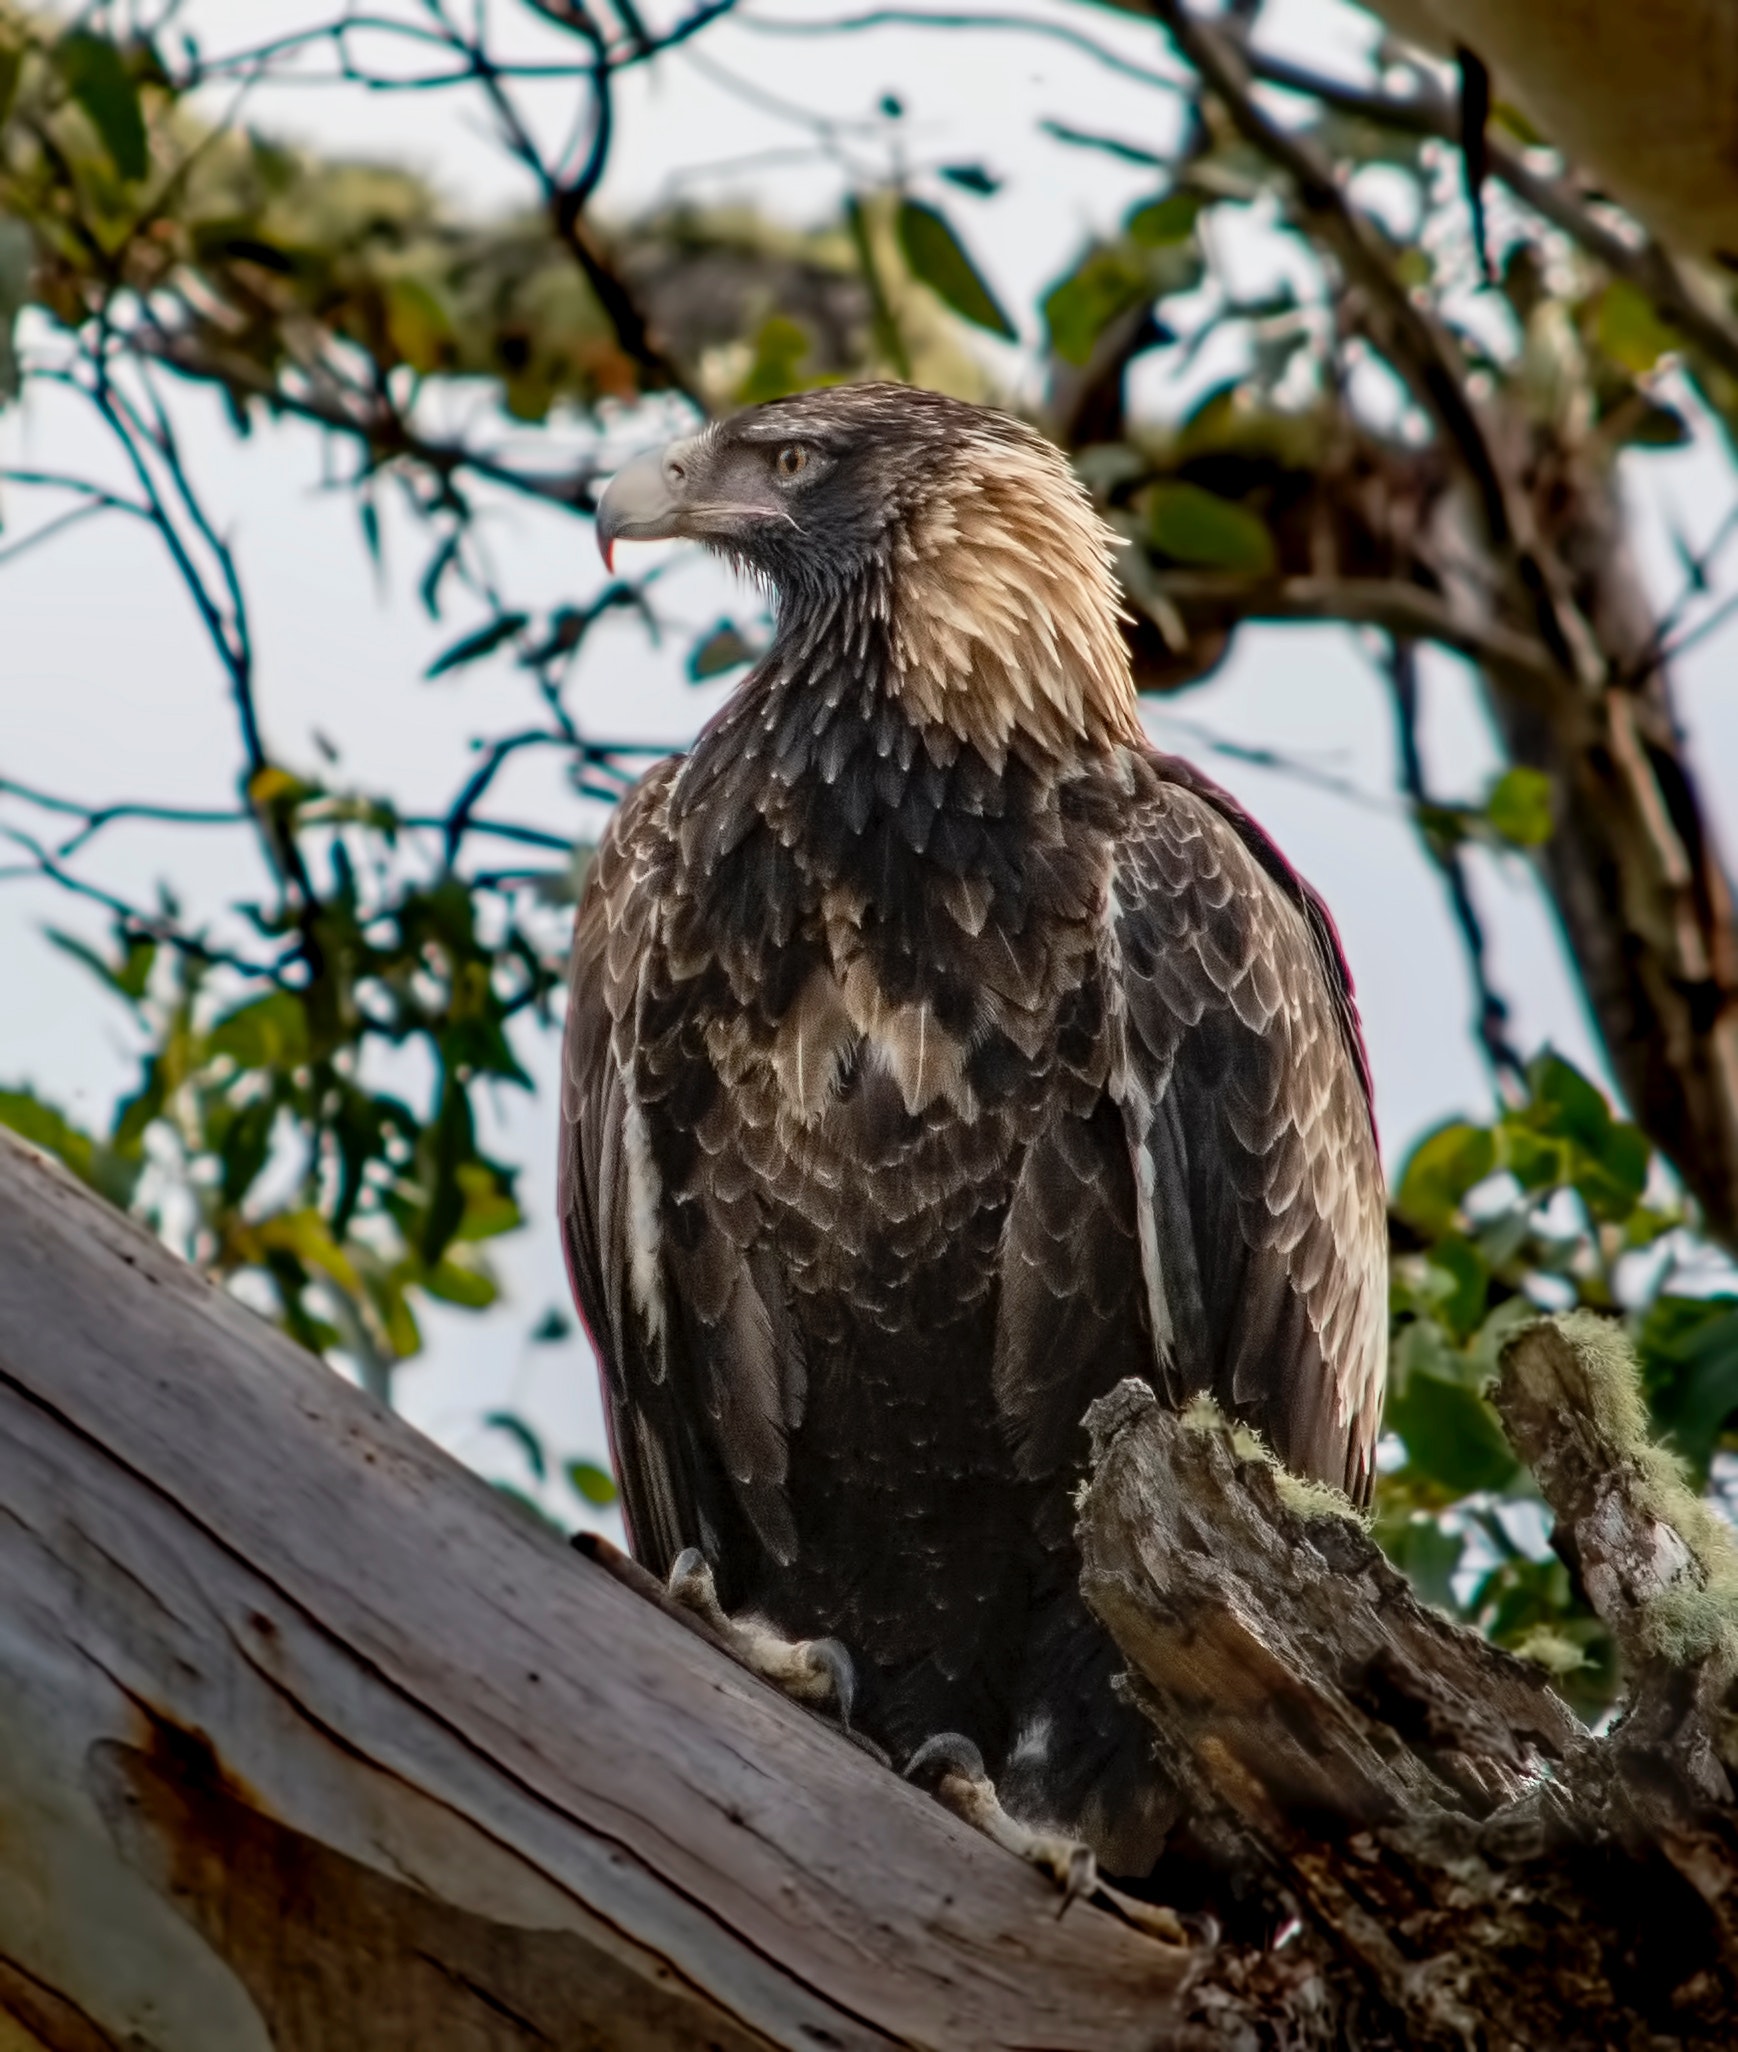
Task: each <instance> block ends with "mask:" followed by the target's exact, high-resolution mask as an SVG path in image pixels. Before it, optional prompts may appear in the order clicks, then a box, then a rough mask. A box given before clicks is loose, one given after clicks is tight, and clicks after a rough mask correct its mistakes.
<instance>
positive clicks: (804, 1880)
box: [0, 1136, 1200, 2052]
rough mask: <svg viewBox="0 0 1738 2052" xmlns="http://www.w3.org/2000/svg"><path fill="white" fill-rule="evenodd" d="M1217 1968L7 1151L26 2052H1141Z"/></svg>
mask: <svg viewBox="0 0 1738 2052" xmlns="http://www.w3.org/2000/svg"><path fill="white" fill-rule="evenodd" d="M1186 1957H1187V1955H1185V1954H1183V1953H1182V1952H1181V1951H1180V1950H1179V1949H1178V1948H1174V1947H1166V1946H1163V1945H1160V1944H1158V1943H1156V1942H1155V1941H1153V1940H1152V1939H1150V1938H1148V1937H1145V1936H1142V1935H1140V1934H1138V1933H1136V1932H1134V1931H1132V1930H1130V1929H1128V1928H1126V1927H1125V1926H1124V1925H1122V1924H1119V1923H1118V1922H1117V1921H1115V1920H1114V1919H1113V1918H1112V1917H1110V1916H1108V1915H1106V1914H1104V1913H1102V1912H1100V1911H1098V1910H1082V1909H1079V1908H1076V1909H1075V1910H1073V1911H1071V1912H1070V1913H1069V1915H1068V1916H1067V1917H1066V1918H1065V1919H1063V1920H1061V1921H1058V1919H1057V1916H1056V1904H1055V1899H1054V1896H1053V1895H1052V1894H1051V1893H1050V1891H1049V1889H1048V1887H1047V1884H1046V1883H1044V1882H1043V1881H1042V1880H1041V1879H1040V1878H1039V1877H1038V1876H1037V1875H1035V1874H1033V1873H1032V1872H1031V1871H1030V1870H1028V1869H1026V1868H1025V1867H1023V1866H1022V1865H1021V1864H1020V1863H1019V1862H1018V1861H1016V1860H1014V1859H1012V1858H1010V1857H1008V1856H1007V1855H1006V1854H1003V1853H1001V1852H998V1851H997V1850H996V1849H995V1848H994V1847H993V1846H991V1845H990V1844H988V1843H987V1842H986V1841H983V1840H980V1839H978V1838H977V1837H975V1835H974V1834H972V1833H970V1832H969V1831H967V1830H966V1829H965V1828H964V1827H963V1826H961V1825H960V1824H958V1823H957V1822H956V1821H955V1820H954V1819H952V1818H951V1817H949V1816H948V1815H947V1814H946V1813H945V1812H944V1811H943V1810H942V1809H941V1808H940V1807H939V1806H938V1805H936V1804H934V1803H932V1802H931V1801H929V1800H928V1799H927V1798H926V1797H923V1796H921V1795H919V1794H918V1793H917V1792H916V1791H914V1790H912V1789H909V1788H907V1787H906V1786H905V1785H904V1784H903V1783H901V1782H900V1781H898V1780H897V1779H896V1778H895V1777H894V1776H893V1775H891V1774H889V1773H888V1772H887V1771H886V1770H885V1769H883V1768H881V1767H880V1766H878V1765H877V1764H876V1763H875V1762H874V1761H873V1760H871V1759H869V1758H868V1757H867V1756H865V1755H863V1754H861V1753H859V1752H858V1751H856V1750H855V1749H854V1748H852V1747H851V1746H850V1745H848V1744H847V1743H846V1742H845V1741H844V1740H843V1739H842V1738H840V1737H839V1736H838V1735H837V1734H836V1733H834V1732H832V1731H830V1730H828V1729H827V1728H826V1727H825V1726H824V1725H822V1724H820V1723H819V1722H818V1721H816V1720H815V1719H813V1718H811V1717H809V1716H808V1715H807V1714H806V1713H804V1712H802V1711H800V1710H798V1709H796V1708H795V1707H793V1706H792V1705H790V1704H788V1703H786V1702H784V1701H783V1700H782V1699H781V1698H779V1697H777V1696H775V1695H774V1694H773V1693H772V1692H771V1691H770V1690H768V1689H766V1688H765V1687H764V1686H762V1685H761V1684H760V1683H758V1682H757V1681H755V1680H753V1679H752V1678H751V1677H749V1676H748V1675H746V1674H744V1673H742V1672H741V1671H740V1670H739V1669H737V1668H736V1667H734V1666H733V1665H732V1664H730V1663H729V1662H728V1661H727V1660H725V1659H724V1658H723V1657H722V1656H721V1655H719V1654H718V1653H716V1652H715V1651H714V1650H713V1649H712V1648H711V1647H709V1646H707V1645H704V1644H702V1643H701V1641H700V1640H699V1639H698V1638H696V1637H695V1636H694V1635H693V1634H691V1633H688V1632H685V1631H683V1630H682V1629H681V1628H680V1627H679V1626H678V1625H676V1624H675V1623H673V1622H672V1621H671V1620H670V1619H669V1618H667V1617H665V1616H662V1615H660V1614H659V1612H658V1610H657V1609H656V1608H655V1607H654V1606H653V1605H651V1604H649V1603H644V1602H641V1601H640V1600H639V1599H638V1598H636V1597H635V1596H633V1595H632V1594H630V1593H629V1592H628V1591H627V1590H626V1589H624V1588H623V1587H622V1586H621V1585H620V1584H619V1583H618V1582H617V1581H616V1580H614V1579H613V1578H612V1577H611V1576H610V1575H608V1574H606V1573H604V1572H603V1571H602V1570H601V1569H600V1568H599V1567H598V1566H596V1565H595V1564H593V1563H591V1562H588V1561H586V1560H584V1559H582V1558H580V1557H579V1556H577V1555H575V1554H574V1553H572V1552H571V1551H569V1550H568V1549H566V1548H563V1547H562V1546H561V1545H559V1543H557V1542H556V1541H555V1540H554V1539H553V1538H552V1537H550V1536H548V1535H546V1534H544V1533H542V1532H539V1531H538V1530H536V1529H535V1528H533V1527H532V1526H531V1525H530V1524H529V1523H528V1522H527V1521H525V1520H523V1519H522V1518H521V1517H520V1516H519V1515H518V1514H517V1513H516V1512H514V1511H513V1510H512V1509H511V1508H510V1507H508V1506H507V1505H505V1504H504V1503H503V1502H502V1501H501V1499H499V1498H498V1497H496V1496H495V1495H494V1493H493V1492H492V1491H490V1490H488V1489H487V1488H486V1487H485V1486H484V1485H482V1484H481V1483H479V1482H478V1481H476V1480H475V1479H474V1478H472V1477H470V1476H468V1475H466V1474H465V1473H464V1472H463V1471H462V1470H461V1469H459V1468H458V1467H456V1466H455V1464H454V1463H452V1462H451V1461H449V1460H448V1459H446V1458H445V1457H444V1456H443V1455H442V1454H440V1453H439V1452H438V1450H436V1449H435V1448H434V1447H432V1446H431V1445H429V1444H428V1443H427V1442H425V1441H423V1440H422V1439H421V1438H419V1437H418V1435H417V1434H415V1433H414V1432H412V1431H411V1430H410V1429H409V1428H408V1427H406V1426H405V1425H404V1424H402V1423H401V1422H400V1421H398V1420H397V1419H395V1418H393V1417H391V1416H390V1415H389V1414H387V1413H385V1412H383V1411H381V1410H380V1409H379V1408H378V1407H376V1406H375V1405H373V1404H372V1403H370V1402H369V1401H367V1400H366V1399H365V1398H364V1397H362V1396H361V1395H359V1394H358V1393H357V1392H356V1391H354V1390H352V1389H351V1388H349V1387H348V1386H347V1385H346V1384H344V1383H342V1382H341V1381H340V1380H339V1379H338V1378H337V1377H336V1376H334V1375H332V1374H331V1373H330V1372H329V1371H328V1370H326V1369H325V1368H323V1367H322V1366H321V1365H320V1364H319V1363H317V1362H315V1361H313V1360H311V1359H310V1358H309V1357H308V1356H306V1355H305V1354H302V1353H301V1352H299V1351H298V1350H297V1349H296V1348H294V1347H292V1346H291V1345H290V1344H289V1343H288V1342H287V1341H286V1340H284V1339H283V1338H281V1337H280V1336H279V1335H278V1334H277V1333H275V1332H274V1331H272V1330H271V1329H270V1328H269V1327H267V1326H266V1325H264V1324H263V1323H262V1322H261V1321H259V1320H258V1319H256V1318H255V1317H254V1316H253V1315H252V1314H251V1313H249V1312H248V1311H246V1310H244V1309H243V1308H242V1307H241V1306H240V1305H238V1304H237V1303H236V1302H235V1301H234V1300H233V1299H231V1298H228V1297H226V1296H225V1295H223V1294H222V1293H221V1292H219V1291H217V1290H215V1289H213V1288H212V1287H210V1286H209V1285H208V1284H206V1283H205V1282H203V1281H202V1280H201V1279H200V1278H199V1277H197V1276H196V1275H195V1274H193V1273H192V1272H191V1271H190V1270H189V1269H187V1268H186V1267H184V1266H183V1265H182V1264H181V1263H180V1262H178V1261H176V1260H175V1259H174V1258H173V1257H172V1256H170V1255H168V1254H167V1253H165V1252H164V1250H163V1249H162V1248H161V1247H159V1246H158V1245H157V1244H156V1243H155V1242H154V1241H153V1240H151V1239H150V1238H149V1237H148V1235H146V1234H145V1233H144V1232H143V1231H142V1230H141V1229H140V1228H139V1227H138V1226H137V1225H135V1224H133V1223H131V1222H130V1221H128V1220H127V1219H125V1218H123V1217H121V1216H120V1215H119V1214H117V1213H115V1212H113V1211H111V1210H109V1209H108V1208H107V1207H106V1206H105V1205H103V1204H102V1203H101V1202H100V1201H98V1200H97V1199H96V1198H94V1197H92V1196H91V1195H90V1194H89V1193H87V1192H86V1191H84V1190H83V1189H81V1188H79V1187H77V1186H76V1185H74V1184H73V1183H72V1182H71V1181H70V1179H69V1178H67V1177H66V1176H65V1175H63V1174H62V1173H60V1172H59V1171H58V1170H56V1169H54V1168H53V1167H51V1166H49V1165H48V1164H46V1163H44V1162H43V1161H42V1160H40V1159H39V1158H37V1157H36V1156H34V1155H32V1154H30V1153H29V1152H28V1151H26V1150H25V1149H23V1148H22V1147H21V1146H19V1145H18V1144H17V1143H15V1142H13V1141H12V1140H11V1139H9V1138H7V1137H5V1136H0V2045H4V2046H5V2047H6V2052H15V2048H26V2052H121V2048H123V2047H124V2048H127V2052H135V2048H141V2047H145V2046H149V2047H151V2048H152V2052H263V2048H265V2047H268V2046H269V2047H272V2048H274V2052H325V2048H333V2052H338V2048H342V2052H400V2048H405V2052H409V2048H413V2047H414V2048H417V2052H427V2048H432V2047H440V2048H441V2052H447V2048H456V2052H485V2048H486V2052H507V2048H515V2052H516V2048H520V2047H531V2046H538V2047H547V2046H552V2045H559V2046H561V2047H563V2048H564V2052H565V2048H569V2047H601V2046H622V2047H629V2048H636V2052H637V2048H641V2047H644V2048H656V2047H661V2046H683V2047H688V2046H715V2047H718V2048H729V2052H746V2048H749V2047H766V2046H774V2045H776V2046H789V2047H800V2048H803V2052H824V2048H828V2047H847V2046H848V2047H851V2048H854V2052H856V2048H865V2052H866V2048H870V2047H886V2046H894V2045H899V2046H925V2047H929V2046H934V2047H950V2048H959V2052H968V2048H970V2052H979V2048H988V2047H997V2046H1007V2047H1013V2046H1016V2045H1018V2046H1024V2047H1030V2046H1035V2045H1042V2046H1054V2047H1065V2046H1066V2047H1074V2048H1078V2052H1101V2048H1102V2052H1112V2048H1115V2052H1125V2048H1126V2052H1137V2048H1138V2052H1148V2048H1151V2047H1154V2046H1169V2045H1185V2044H1188V2043H1191V2042H1196V2043H1199V2042H1200V2039H1199V2037H1198V2035H1196V2034H1182V2033H1179V2032H1177V2031H1175V2030H1174V2029H1172V2028H1171V2027H1170V2026H1169V2024H1168V2021H1167V2020H1168V2018H1170V2017H1171V2016H1172V2015H1173V2013H1174V2012H1173V2004H1172V2001H1171V1996H1172V1993H1173V1991H1174V1990H1175V1988H1176V1986H1177V1984H1178V1981H1179V1979H1180V1976H1181V1972H1182V1963H1183V1961H1184V1960H1185V1959H1186Z"/></svg>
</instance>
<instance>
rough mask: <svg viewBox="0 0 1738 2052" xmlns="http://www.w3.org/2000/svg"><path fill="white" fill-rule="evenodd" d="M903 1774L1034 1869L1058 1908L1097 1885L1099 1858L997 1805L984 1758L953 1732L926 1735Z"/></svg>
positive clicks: (1073, 1840) (1075, 1842)
mask: <svg viewBox="0 0 1738 2052" xmlns="http://www.w3.org/2000/svg"><path fill="white" fill-rule="evenodd" d="M905 1778H906V1780H907V1781H914V1782H916V1783H917V1785H918V1786H919V1787H920V1788H927V1789H928V1790H929V1791H930V1793H931V1794H932V1795H933V1796H934V1797H935V1798H936V1800H937V1801H938V1802H941V1803H944V1804H946V1806H947V1807H948V1808H949V1809H950V1810H952V1811H953V1813H954V1815H955V1816H956V1817H959V1818H962V1819H963V1820H964V1821H965V1822H966V1823H967V1824H970V1825H972V1826H974V1827H975V1828H976V1829H977V1830H979V1831H981V1832H982V1833H983V1834H984V1836H985V1837H986V1838H993V1839H994V1840H995V1842H996V1843H997V1844H998V1845H999V1846H1001V1847H1002V1849H1003V1850H1004V1851H1005V1852H1011V1853H1013V1854H1014V1855H1015V1857H1016V1858H1018V1859H1022V1860H1024V1861H1026V1862H1027V1864H1028V1865H1029V1866H1034V1867H1036V1868H1037V1869H1038V1870H1039V1872H1040V1873H1042V1874H1046V1875H1048V1876H1049V1878H1050V1879H1051V1880H1052V1881H1053V1882H1054V1883H1055V1884H1056V1887H1057V1888H1058V1890H1059V1891H1060V1892H1061V1895H1062V1908H1061V1909H1059V1910H1058V1911H1057V1915H1058V1916H1060V1915H1061V1914H1062V1910H1065V1909H1067V1907H1068V1905H1069V1904H1070V1903H1071V1902H1074V1901H1076V1900H1078V1899H1079V1898H1080V1897H1082V1896H1089V1895H1092V1894H1093V1893H1094V1892H1095V1891H1096V1890H1097V1888H1098V1861H1097V1860H1096V1859H1095V1858H1094V1857H1093V1852H1092V1848H1091V1846H1089V1845H1083V1844H1082V1843H1081V1841H1080V1840H1079V1839H1077V1838H1065V1837H1063V1836H1062V1835H1061V1834H1060V1833H1057V1832H1051V1831H1034V1830H1032V1829H1031V1827H1030V1826H1029V1825H1025V1824H1022V1823H1020V1822H1019V1820H1018V1819H1017V1818H1014V1817H1010V1816H1009V1815H1008V1813H1007V1811H1006V1810H1004V1809H1003V1808H1002V1802H1001V1798H1000V1797H999V1796H998V1795H997V1793H996V1784H995V1783H994V1782H993V1781H992V1780H991V1779H990V1777H989V1774H988V1772H987V1771H986V1770H985V1767H984V1756H983V1754H982V1753H980V1752H979V1751H978V1749H977V1747H976V1746H975V1745H973V1743H972V1742H971V1740H970V1739H969V1738H967V1737H965V1736H964V1734H963V1733H961V1732H957V1731H944V1732H938V1733H937V1734H936V1735H935V1737H933V1738H929V1739H925V1740H924V1742H923V1744H922V1745H921V1746H919V1747H918V1749H917V1751H916V1752H915V1753H913V1754H912V1756H911V1758H910V1759H909V1760H908V1761H907V1762H906V1763H905Z"/></svg>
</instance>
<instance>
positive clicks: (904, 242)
mask: <svg viewBox="0 0 1738 2052" xmlns="http://www.w3.org/2000/svg"><path fill="white" fill-rule="evenodd" d="M898 233H899V248H900V253H901V254H902V255H903V256H904V258H905V261H906V263H907V265H908V266H909V267H910V270H911V275H912V276H913V277H914V278H916V279H917V280H918V281H919V283H920V284H924V285H927V286H928V287H929V289H930V290H931V291H932V292H933V293H935V295H936V296H937V298H938V299H940V300H942V301H943V302H944V303H945V304H946V305H948V306H950V307H952V308H953V310H954V312H955V313H957V314H958V315H959V316H960V318H961V319H962V320H967V321H970V322H971V323H972V325H973V326H974V327H978V328H987V329H989V331H990V333H991V334H992V335H1000V336H1001V337H1002V338H1003V339H1004V340H1005V341H1009V342H1012V341H1013V340H1014V339H1015V328H1014V324H1013V322H1012V321H1010V320H1009V318H1008V316H1007V315H1006V314H1005V313H1004V312H1003V311H1002V309H1001V306H1000V304H999V303H998V301H997V299H996V295H995V294H994V293H993V292H992V291H991V290H990V288H989V286H988V285H986V284H985V283H984V277H983V273H982V272H981V271H980V270H979V269H978V267H977V265H976V264H974V263H973V262H972V260H971V258H970V257H969V256H968V255H967V253H966V248H965V244H964V243H962V242H961V241H960V239H959V236H958V234H957V233H956V232H955V230H954V228H953V226H952V224H951V223H950V222H949V221H948V218H947V216H946V215H945V214H943V213H941V212H940V211H939V209H937V208H935V207H931V206H925V205H924V203H923V202H922V201H921V200H912V199H908V200H902V201H901V202H900V207H899V224H898Z"/></svg>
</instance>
